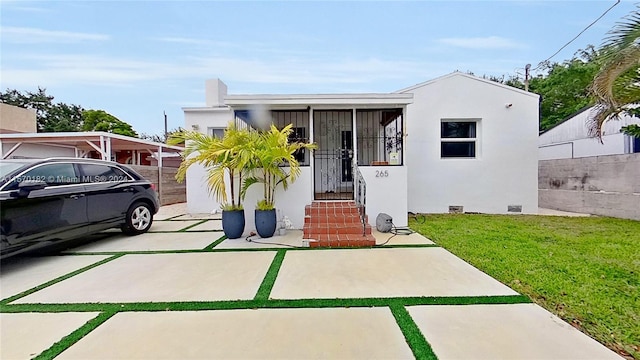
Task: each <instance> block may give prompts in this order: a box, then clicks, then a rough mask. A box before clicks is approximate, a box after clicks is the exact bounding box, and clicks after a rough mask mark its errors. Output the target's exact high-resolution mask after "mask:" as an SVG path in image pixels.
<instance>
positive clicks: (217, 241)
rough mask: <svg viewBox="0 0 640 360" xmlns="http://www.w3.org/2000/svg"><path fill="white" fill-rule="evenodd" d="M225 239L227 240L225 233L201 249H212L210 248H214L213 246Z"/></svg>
mask: <svg viewBox="0 0 640 360" xmlns="http://www.w3.org/2000/svg"><path fill="white" fill-rule="evenodd" d="M225 240H227V235H222V236H221V237H220V239H218V240H216V241H214V242H212V243H211V244H209V245H207V246H205V248H204V249H202V250H204V251H212V250H214V249H213V248H215V247H216V246H218V245H220V243H221V242H223V241H225Z"/></svg>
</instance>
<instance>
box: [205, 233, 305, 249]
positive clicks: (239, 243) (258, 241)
mask: <svg viewBox="0 0 640 360" xmlns="http://www.w3.org/2000/svg"><path fill="white" fill-rule="evenodd" d="M249 239H250V240H251V241H247V240H246V238H245V237H241V238H238V239H225V240H224V241H223V242H221V243H220V244H218V246H216V247H215V248H216V249H268V248H274V249H277V248H291V247H302V230H287V233H286V234H285V235H282V236H280V235H274V236H273V237H270V238H265V239H263V238H261V237H260V236H257V235H256V236H251V237H250V238H249Z"/></svg>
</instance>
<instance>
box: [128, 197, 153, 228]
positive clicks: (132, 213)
mask: <svg viewBox="0 0 640 360" xmlns="http://www.w3.org/2000/svg"><path fill="white" fill-rule="evenodd" d="M152 223H153V211H152V210H151V207H150V206H149V204H147V203H144V202H136V203H133V205H131V206H130V207H129V210H127V217H126V218H125V224H124V225H123V226H122V232H123V233H125V234H127V235H138V234H142V233H145V232H147V231H148V230H149V228H151V224H152Z"/></svg>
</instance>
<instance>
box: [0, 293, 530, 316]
mask: <svg viewBox="0 0 640 360" xmlns="http://www.w3.org/2000/svg"><path fill="white" fill-rule="evenodd" d="M526 303H531V300H529V298H528V297H526V296H523V295H504V296H450V297H447V296H444V297H438V296H424V297H389V298H353V299H293V300H280V299H270V300H261V299H259V300H256V299H254V300H228V301H226V300H222V301H189V302H141V303H78V304H0V312H1V313H21V312H108V311H117V312H128V311H204V310H237V309H288V308H291V309H297V308H337V307H344V308H349V307H388V306H391V305H394V304H395V305H398V306H416V305H498V304H526Z"/></svg>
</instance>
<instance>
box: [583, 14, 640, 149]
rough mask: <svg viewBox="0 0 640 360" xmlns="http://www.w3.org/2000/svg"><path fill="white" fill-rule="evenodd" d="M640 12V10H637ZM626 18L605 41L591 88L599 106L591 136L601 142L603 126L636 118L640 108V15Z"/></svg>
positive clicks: (595, 109) (592, 121)
mask: <svg viewBox="0 0 640 360" xmlns="http://www.w3.org/2000/svg"><path fill="white" fill-rule="evenodd" d="M638 9H640V7H638ZM638 9H636V10H635V11H633V12H631V14H629V15H627V16H626V17H624V18H623V20H622V21H621V22H619V23H618V24H617V25H616V26H615V27H614V28H613V29H612V30H611V31H609V33H608V34H609V36H608V37H607V38H606V39H605V43H604V45H603V49H602V51H601V52H602V58H601V61H602V66H601V68H600V71H599V72H598V73H597V74H596V76H595V77H594V79H593V82H592V84H591V87H590V91H591V93H592V94H593V95H594V96H595V97H596V101H597V103H596V105H595V107H594V111H593V112H592V113H591V116H590V121H589V123H588V126H589V133H590V135H591V136H597V137H599V138H600V141H602V126H603V124H604V123H605V122H606V121H607V120H609V119H617V118H619V116H620V114H623V113H627V114H633V113H634V111H637V108H636V109H634V108H633V107H629V106H628V105H632V104H640V12H639V11H638Z"/></svg>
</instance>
